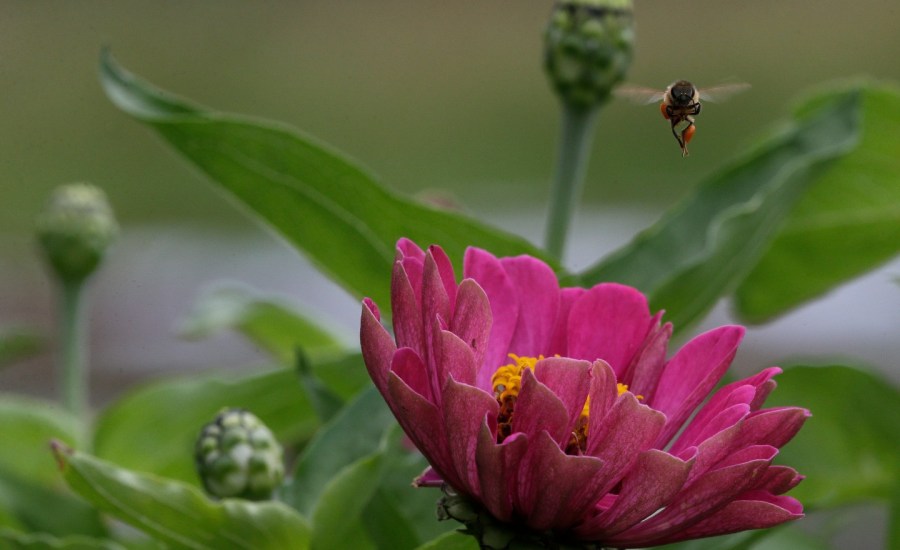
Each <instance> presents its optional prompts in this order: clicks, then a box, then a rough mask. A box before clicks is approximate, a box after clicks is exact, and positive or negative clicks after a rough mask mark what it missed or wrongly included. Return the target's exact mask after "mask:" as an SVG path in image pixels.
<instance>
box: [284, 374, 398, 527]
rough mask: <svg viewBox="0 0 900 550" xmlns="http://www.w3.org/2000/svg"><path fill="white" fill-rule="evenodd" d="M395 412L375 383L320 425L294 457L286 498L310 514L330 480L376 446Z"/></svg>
mask: <svg viewBox="0 0 900 550" xmlns="http://www.w3.org/2000/svg"><path fill="white" fill-rule="evenodd" d="M394 422H395V421H394V416H393V415H392V414H391V412H390V410H389V409H388V407H387V405H386V404H385V402H384V400H383V399H382V397H381V394H380V393H378V390H376V389H375V387H374V386H372V387H369V388H368V389H367V390H365V391H364V392H362V393H361V394H360V395H359V396H358V397H357V398H356V399H354V400H353V401H351V402H350V403H349V404H348V405H347V406H346V407H344V409H343V410H342V411H341V412H340V413H339V414H338V415H337V416H335V417H334V418H333V419H332V420H331V421H330V422H329V423H328V424H327V425H325V426H323V427H322V429H321V430H319V432H318V433H316V435H315V437H314V438H313V439H312V440H311V441H310V442H309V444H308V445H307V446H306V448H305V449H304V450H303V454H301V455H300V458H299V459H298V460H297V466H296V469H295V471H294V478H293V481H292V482H291V484H290V485H289V486H288V487H287V488H286V489H285V491H284V494H283V499H284V501H285V502H287V503H288V504H290V505H291V506H293V507H294V508H296V509H297V510H299V511H300V512H301V513H303V514H307V515H308V514H311V513H312V511H313V509H314V508H315V507H316V505H317V503H318V500H319V498H320V497H321V496H322V494H323V493H324V491H325V490H326V486H327V485H328V483H329V480H331V479H332V478H334V477H335V476H337V475H338V474H339V473H340V472H341V471H342V470H344V469H345V468H347V467H349V466H351V465H352V464H354V463H355V462H357V461H359V460H361V459H364V458H366V457H369V456H370V455H372V453H374V452H375V451H377V450H378V448H379V445H380V444H381V441H382V438H383V436H384V433H385V431H386V430H387V429H388V428H389V427H390V426H393V425H394Z"/></svg>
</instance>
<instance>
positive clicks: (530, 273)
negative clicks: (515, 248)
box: [500, 256, 559, 357]
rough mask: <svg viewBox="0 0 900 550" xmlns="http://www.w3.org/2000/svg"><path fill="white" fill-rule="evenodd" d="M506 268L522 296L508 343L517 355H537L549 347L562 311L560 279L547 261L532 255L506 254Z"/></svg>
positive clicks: (504, 262)
mask: <svg viewBox="0 0 900 550" xmlns="http://www.w3.org/2000/svg"><path fill="white" fill-rule="evenodd" d="M500 265H501V266H503V269H504V270H505V271H506V275H507V276H508V277H509V280H510V282H511V283H512V286H513V289H514V291H515V292H516V294H517V295H518V296H519V308H520V309H519V319H518V322H517V323H516V329H515V331H514V332H513V337H512V340H510V343H509V348H508V349H509V350H510V351H511V352H512V353H515V354H516V355H523V356H529V357H537V356H538V355H540V354H542V353H544V352H545V351H547V348H548V347H549V346H550V338H551V337H552V336H553V329H554V328H555V327H556V317H557V313H558V312H559V282H558V281H557V279H556V274H555V273H553V270H552V269H550V267H549V266H547V264H545V263H544V262H542V261H540V260H538V259H536V258H532V257H531V256H517V257H515V258H503V259H501V260H500Z"/></svg>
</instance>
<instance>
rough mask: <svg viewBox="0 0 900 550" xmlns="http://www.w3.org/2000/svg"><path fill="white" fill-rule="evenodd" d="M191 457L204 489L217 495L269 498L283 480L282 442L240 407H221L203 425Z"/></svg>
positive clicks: (253, 498) (252, 498)
mask: <svg viewBox="0 0 900 550" xmlns="http://www.w3.org/2000/svg"><path fill="white" fill-rule="evenodd" d="M194 461H195V463H196V466H197V473H198V475H199V476H200V479H201V481H203V486H204V487H205V488H206V492H207V493H209V494H210V495H211V496H214V497H218V498H225V497H239V498H245V499H248V500H269V499H271V498H272V493H273V492H274V491H275V490H276V489H277V488H278V487H279V486H281V482H282V481H283V480H284V461H283V459H282V450H281V445H279V444H278V441H277V440H276V439H275V436H274V435H272V432H271V431H270V430H269V428H267V427H266V425H265V424H263V423H262V421H260V419H259V418H257V417H256V416H254V415H253V414H251V413H249V412H247V411H245V410H243V409H223V410H222V411H221V412H220V413H219V414H218V415H217V416H216V418H215V420H213V421H212V422H210V423H209V424H207V425H206V426H204V427H203V430H202V431H201V432H200V436H199V437H198V438H197V443H196V444H195V445H194Z"/></svg>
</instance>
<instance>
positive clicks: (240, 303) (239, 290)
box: [179, 283, 344, 365]
mask: <svg viewBox="0 0 900 550" xmlns="http://www.w3.org/2000/svg"><path fill="white" fill-rule="evenodd" d="M318 323H319V321H317V322H315V323H314V322H312V321H310V320H309V319H307V318H306V317H305V316H303V315H302V314H301V313H299V312H297V311H294V310H292V309H291V308H290V307H287V306H285V305H284V304H282V303H281V301H280V300H279V299H278V298H276V297H274V296H264V295H262V294H260V293H259V292H257V291H254V290H253V289H251V288H250V287H247V286H244V285H239V284H236V283H228V284H221V283H220V284H216V285H215V286H212V287H210V288H208V289H206V290H205V291H204V292H203V294H202V296H201V297H200V298H199V299H198V300H197V303H196V304H194V309H193V311H192V312H191V313H190V314H189V315H188V316H187V317H186V318H185V319H184V320H183V321H182V322H181V325H180V327H179V329H180V330H179V332H181V334H182V335H184V336H186V337H188V338H194V339H199V338H205V337H207V336H209V335H210V334H213V333H215V332H217V331H219V330H222V329H224V328H231V329H236V330H239V331H241V332H242V333H243V334H244V335H245V336H246V337H247V338H249V339H250V341H252V342H253V343H254V344H256V345H257V346H259V347H260V348H262V349H264V350H266V351H267V352H269V353H271V354H272V355H273V356H274V357H275V358H276V359H278V360H279V361H280V362H281V363H282V364H285V365H290V364H292V363H293V361H294V350H295V349H296V348H298V347H301V348H303V350H304V352H305V353H306V354H308V355H309V356H310V357H312V358H314V359H317V358H322V357H334V356H337V355H340V354H341V353H342V352H343V351H344V346H343V345H342V344H341V342H340V341H339V340H338V339H337V338H335V337H334V336H333V335H332V334H331V333H329V332H328V331H326V330H324V329H322V328H321V327H320V325H319V324H318Z"/></svg>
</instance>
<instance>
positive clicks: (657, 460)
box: [576, 449, 692, 540]
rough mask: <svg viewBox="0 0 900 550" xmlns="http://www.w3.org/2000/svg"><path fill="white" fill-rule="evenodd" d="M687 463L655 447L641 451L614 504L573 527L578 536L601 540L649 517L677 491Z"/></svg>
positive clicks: (686, 469) (681, 483)
mask: <svg viewBox="0 0 900 550" xmlns="http://www.w3.org/2000/svg"><path fill="white" fill-rule="evenodd" d="M691 464H692V462H691V461H687V462H686V461H683V460H679V459H677V458H675V457H674V456H672V455H670V454H669V453H666V452H663V451H659V450H656V449H651V450H649V451H644V452H643V453H641V454H640V456H639V457H638V460H637V462H636V463H635V465H634V468H632V469H631V471H630V472H629V473H628V475H627V476H626V477H625V479H623V480H622V490H621V491H620V492H619V498H618V499H616V502H615V504H613V506H612V507H611V508H609V509H608V510H605V511H604V512H602V513H600V514H598V515H597V516H595V517H593V518H591V519H590V520H589V521H587V522H585V523H584V524H582V525H580V526H579V527H578V528H577V529H576V531H577V533H578V535H579V536H581V537H582V538H584V539H586V540H602V539H604V538H606V537H609V536H611V535H615V534H617V533H620V532H622V531H624V530H625V529H628V528H629V527H631V526H633V525H635V524H636V523H638V522H639V521H641V520H642V519H644V518H646V517H649V516H651V515H652V514H653V513H654V512H656V511H657V510H660V509H661V508H663V507H665V506H666V505H667V504H668V503H669V502H670V501H671V500H672V499H673V498H674V497H675V495H676V494H678V491H680V490H681V488H682V486H683V485H684V482H685V481H686V480H687V476H688V472H690V469H691Z"/></svg>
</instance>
